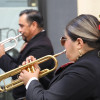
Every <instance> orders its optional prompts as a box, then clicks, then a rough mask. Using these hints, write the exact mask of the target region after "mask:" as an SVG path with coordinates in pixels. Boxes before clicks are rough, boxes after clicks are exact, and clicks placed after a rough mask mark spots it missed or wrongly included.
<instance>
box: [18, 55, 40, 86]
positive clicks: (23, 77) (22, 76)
mask: <svg viewBox="0 0 100 100" xmlns="http://www.w3.org/2000/svg"><path fill="white" fill-rule="evenodd" d="M30 59H31V61H35V60H36V59H35V58H34V57H33V56H29V57H27V58H26V61H24V62H23V63H22V65H25V64H27V63H29V62H30ZM33 66H34V67H35V71H34V73H32V72H28V71H26V70H22V72H21V73H20V76H19V79H21V80H22V81H23V82H24V84H25V85H26V84H27V82H28V81H29V80H30V79H31V78H32V77H36V78H37V79H38V77H39V72H40V68H39V66H38V64H37V63H35V64H34V65H33Z"/></svg>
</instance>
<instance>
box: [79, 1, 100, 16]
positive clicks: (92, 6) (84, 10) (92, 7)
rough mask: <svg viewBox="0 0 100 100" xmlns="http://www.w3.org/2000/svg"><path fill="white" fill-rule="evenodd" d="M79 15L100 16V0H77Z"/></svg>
mask: <svg viewBox="0 0 100 100" xmlns="http://www.w3.org/2000/svg"><path fill="white" fill-rule="evenodd" d="M77 6H78V15H80V14H92V15H94V16H96V17H97V18H99V15H100V0H77Z"/></svg>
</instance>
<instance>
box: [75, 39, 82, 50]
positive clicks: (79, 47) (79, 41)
mask: <svg viewBox="0 0 100 100" xmlns="http://www.w3.org/2000/svg"><path fill="white" fill-rule="evenodd" d="M76 41H77V48H78V49H81V48H82V47H83V44H84V42H83V40H82V39H81V38H77V40H76Z"/></svg>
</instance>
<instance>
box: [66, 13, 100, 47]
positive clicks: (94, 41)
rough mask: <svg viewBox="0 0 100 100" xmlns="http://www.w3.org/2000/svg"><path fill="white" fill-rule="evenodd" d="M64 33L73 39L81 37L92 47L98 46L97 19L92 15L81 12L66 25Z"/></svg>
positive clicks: (99, 37) (99, 42)
mask: <svg viewBox="0 0 100 100" xmlns="http://www.w3.org/2000/svg"><path fill="white" fill-rule="evenodd" d="M66 33H67V34H68V35H69V36H70V38H71V39H72V40H73V41H76V39H77V38H82V40H83V41H84V43H87V44H88V46H90V47H92V48H100V31H99V21H98V19H97V18H96V17H95V16H93V15H87V14H82V15H80V16H78V17H76V18H75V19H73V20H72V21H71V22H70V23H69V24H68V25H67V26H66Z"/></svg>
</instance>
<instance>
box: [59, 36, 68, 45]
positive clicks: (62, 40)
mask: <svg viewBox="0 0 100 100" xmlns="http://www.w3.org/2000/svg"><path fill="white" fill-rule="evenodd" d="M66 40H67V38H66V37H61V38H60V42H61V45H62V46H64V44H65V42H66Z"/></svg>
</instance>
